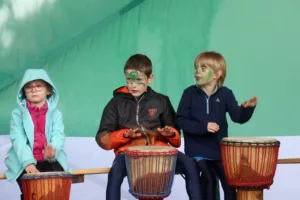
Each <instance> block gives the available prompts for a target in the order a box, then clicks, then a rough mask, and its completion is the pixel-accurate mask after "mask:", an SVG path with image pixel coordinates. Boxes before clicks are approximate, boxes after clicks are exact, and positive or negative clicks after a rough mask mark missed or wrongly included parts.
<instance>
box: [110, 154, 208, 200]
mask: <svg viewBox="0 0 300 200" xmlns="http://www.w3.org/2000/svg"><path fill="white" fill-rule="evenodd" d="M175 173H176V174H183V175H184V176H185V181H186V190H187V193H188V196H189V199H190V200H205V199H202V197H201V194H200V192H201V191H200V183H199V176H197V173H198V172H197V166H196V163H195V161H194V160H193V158H190V157H188V156H186V155H185V154H183V153H181V152H179V153H178V156H177V162H176V169H175ZM125 176H127V171H126V164H125V155H124V153H120V154H118V155H117V156H116V157H115V159H114V161H113V165H112V167H111V169H110V172H109V174H108V182H107V187H106V200H120V199H121V191H120V190H121V185H122V183H123V179H124V177H125Z"/></svg>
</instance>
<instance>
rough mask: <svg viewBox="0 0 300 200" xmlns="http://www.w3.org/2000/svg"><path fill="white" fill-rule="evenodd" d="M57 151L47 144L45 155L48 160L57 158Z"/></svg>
mask: <svg viewBox="0 0 300 200" xmlns="http://www.w3.org/2000/svg"><path fill="white" fill-rule="evenodd" d="M55 152H56V150H55V149H53V148H52V146H51V145H50V144H47V145H46V146H45V148H44V150H43V154H44V156H45V157H46V158H48V159H53V158H54V157H55Z"/></svg>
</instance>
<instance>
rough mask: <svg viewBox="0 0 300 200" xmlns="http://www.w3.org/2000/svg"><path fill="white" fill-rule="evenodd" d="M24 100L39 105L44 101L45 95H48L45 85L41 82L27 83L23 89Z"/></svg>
mask: <svg viewBox="0 0 300 200" xmlns="http://www.w3.org/2000/svg"><path fill="white" fill-rule="evenodd" d="M23 90H24V93H25V95H26V98H27V100H28V101H30V103H32V104H41V103H43V102H45V101H46V99H47V95H49V94H50V92H49V91H48V88H47V85H46V83H45V82H44V81H42V80H34V81H30V82H28V83H27V84H26V85H25V86H24V88H23Z"/></svg>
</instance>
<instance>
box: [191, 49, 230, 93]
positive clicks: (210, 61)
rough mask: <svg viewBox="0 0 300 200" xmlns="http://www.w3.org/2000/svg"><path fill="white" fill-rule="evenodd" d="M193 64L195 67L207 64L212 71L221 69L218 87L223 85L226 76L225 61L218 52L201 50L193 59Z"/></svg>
mask: <svg viewBox="0 0 300 200" xmlns="http://www.w3.org/2000/svg"><path fill="white" fill-rule="evenodd" d="M194 66H195V67H199V66H209V67H211V68H212V69H213V70H214V71H218V70H221V71H222V75H221V76H220V78H219V80H218V86H219V87H222V86H223V84H224V81H225V78H226V61H225V59H224V57H223V56H222V55H221V54H220V53H217V52H214V51H206V52H202V53H200V54H199V55H198V56H197V57H196V59H195V61H194Z"/></svg>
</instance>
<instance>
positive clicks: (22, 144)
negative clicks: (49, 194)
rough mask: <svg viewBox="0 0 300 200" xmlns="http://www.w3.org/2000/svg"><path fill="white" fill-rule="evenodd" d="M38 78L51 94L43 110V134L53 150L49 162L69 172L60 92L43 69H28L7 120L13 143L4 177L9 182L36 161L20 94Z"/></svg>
mask: <svg viewBox="0 0 300 200" xmlns="http://www.w3.org/2000/svg"><path fill="white" fill-rule="evenodd" d="M38 79H41V80H43V81H45V82H47V83H49V84H50V85H51V86H52V89H53V91H52V95H51V96H50V97H49V98H48V99H47V103H48V111H47V113H46V125H45V126H46V127H45V135H46V138H47V142H48V143H49V144H51V145H52V147H53V148H55V149H56V155H55V157H54V158H53V159H52V160H51V161H55V160H56V161H58V162H59V164H60V165H61V166H62V167H63V169H64V170H65V171H68V172H71V169H69V168H68V166H67V156H66V153H65V152H64V151H63V147H64V143H65V134H64V124H63V119H62V114H61V112H60V111H59V110H57V109H56V106H57V103H58V99H59V94H58V91H57V89H56V87H55V86H54V84H53V83H52V81H51V80H50V78H49V76H48V74H47V72H46V71H45V70H43V69H28V70H27V71H26V72H25V74H24V76H23V79H22V81H21V84H20V87H19V90H18V94H17V103H18V107H17V108H15V109H14V110H13V111H12V115H11V122H10V139H11V143H12V146H11V148H10V149H9V150H8V152H7V155H6V158H5V161H4V162H5V165H6V167H7V171H6V172H5V176H6V178H7V180H8V181H10V182H14V181H16V179H17V178H18V177H19V176H20V175H21V173H22V172H23V171H24V170H25V168H26V166H27V165H29V164H32V163H33V164H36V163H37V161H36V160H35V159H34V156H33V152H32V151H33V142H34V125H33V121H32V119H31V115H30V113H29V111H28V109H27V106H26V97H25V96H24V95H23V91H22V90H23V87H24V85H25V84H26V83H28V82H30V81H33V80H38Z"/></svg>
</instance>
